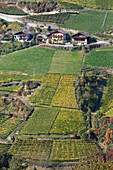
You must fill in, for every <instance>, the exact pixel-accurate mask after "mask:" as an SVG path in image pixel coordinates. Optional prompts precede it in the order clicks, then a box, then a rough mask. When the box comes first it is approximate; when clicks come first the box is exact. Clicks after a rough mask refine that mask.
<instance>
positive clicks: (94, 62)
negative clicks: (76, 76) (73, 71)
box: [84, 47, 113, 68]
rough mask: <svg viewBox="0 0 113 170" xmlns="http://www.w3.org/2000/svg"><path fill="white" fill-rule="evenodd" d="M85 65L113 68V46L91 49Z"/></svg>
mask: <svg viewBox="0 0 113 170" xmlns="http://www.w3.org/2000/svg"><path fill="white" fill-rule="evenodd" d="M84 65H90V66H98V67H100V66H101V67H111V68H113V47H106V48H102V49H100V50H95V51H91V52H90V53H89V54H88V55H86V59H85V63H84Z"/></svg>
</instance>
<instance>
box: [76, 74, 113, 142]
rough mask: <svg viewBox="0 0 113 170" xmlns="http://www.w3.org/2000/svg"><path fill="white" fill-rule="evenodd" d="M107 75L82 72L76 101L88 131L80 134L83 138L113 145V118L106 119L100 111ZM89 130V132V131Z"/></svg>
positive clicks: (77, 86) (77, 85) (77, 87)
mask: <svg viewBox="0 0 113 170" xmlns="http://www.w3.org/2000/svg"><path fill="white" fill-rule="evenodd" d="M106 84H107V74H106V73H104V72H103V73H102V72H101V73H100V72H96V73H94V72H82V74H81V76H80V77H79V78H78V82H77V84H76V87H75V90H76V99H77V103H78V106H79V109H81V110H82V114H83V118H84V121H85V124H86V127H87V129H86V130H84V131H83V132H82V131H81V132H79V133H80V136H81V138H83V139H85V140H88V139H93V140H94V139H95V140H98V141H101V142H105V143H106V144H110V143H113V118H106V117H105V116H104V114H103V113H102V112H101V111H99V110H98V109H99V108H100V106H101V99H102V96H103V89H104V87H105V86H106ZM88 129H89V130H88Z"/></svg>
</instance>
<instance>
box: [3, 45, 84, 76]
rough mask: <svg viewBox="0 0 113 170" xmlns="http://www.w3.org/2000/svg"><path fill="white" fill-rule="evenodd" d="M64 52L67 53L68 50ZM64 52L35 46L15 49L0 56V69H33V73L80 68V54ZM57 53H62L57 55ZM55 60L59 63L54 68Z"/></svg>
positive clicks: (26, 71)
mask: <svg viewBox="0 0 113 170" xmlns="http://www.w3.org/2000/svg"><path fill="white" fill-rule="evenodd" d="M66 52H67V53H68V51H66ZM66 52H65V51H64V50H57V49H47V48H36V47H32V48H29V49H24V50H20V51H16V52H13V53H10V54H7V55H6V56H0V70H5V71H19V72H23V73H31V74H33V70H34V72H35V74H38V73H47V72H52V73H53V72H57V73H61V72H62V73H77V72H78V71H79V70H80V68H81V61H82V55H81V54H79V53H78V52H69V56H67V53H66ZM59 53H63V55H60V57H59ZM57 58H58V59H59V61H58V59H57ZM57 61H58V63H60V65H59V67H58V68H56V67H57V66H58V63H57ZM55 62H56V63H55ZM62 62H63V63H62ZM62 65H63V68H62ZM54 66H55V68H54Z"/></svg>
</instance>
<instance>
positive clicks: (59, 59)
mask: <svg viewBox="0 0 113 170" xmlns="http://www.w3.org/2000/svg"><path fill="white" fill-rule="evenodd" d="M75 60H76V62H75ZM81 62H82V54H79V53H78V52H77V51H75V52H71V51H63V50H59V51H56V52H55V54H54V56H53V58H52V63H51V66H50V70H49V73H77V72H78V70H80V69H81Z"/></svg>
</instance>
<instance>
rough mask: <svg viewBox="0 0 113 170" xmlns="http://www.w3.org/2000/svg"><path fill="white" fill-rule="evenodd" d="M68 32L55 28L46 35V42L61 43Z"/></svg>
mask: <svg viewBox="0 0 113 170" xmlns="http://www.w3.org/2000/svg"><path fill="white" fill-rule="evenodd" d="M67 37H68V34H67V33H66V32H64V31H62V30H56V31H54V32H52V33H50V34H48V35H47V43H48V42H49V41H51V42H52V43H63V41H64V40H67Z"/></svg>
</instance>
